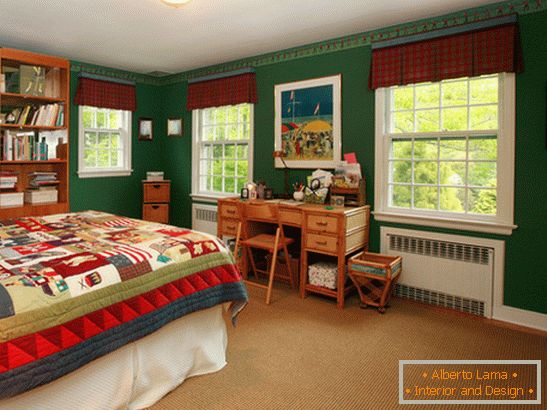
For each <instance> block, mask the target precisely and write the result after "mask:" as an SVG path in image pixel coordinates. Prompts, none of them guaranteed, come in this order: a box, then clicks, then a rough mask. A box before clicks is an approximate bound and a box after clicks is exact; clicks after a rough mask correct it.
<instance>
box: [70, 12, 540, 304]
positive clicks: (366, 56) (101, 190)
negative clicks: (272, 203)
mask: <svg viewBox="0 0 547 410" xmlns="http://www.w3.org/2000/svg"><path fill="white" fill-rule="evenodd" d="M519 18H520V29H521V39H522V45H523V51H524V58H525V72H524V73H522V74H520V75H518V76H517V104H516V107H517V121H516V135H517V142H516V144H517V146H516V163H515V166H516V170H515V181H516V187H515V223H516V224H517V225H518V226H519V228H518V229H517V230H515V231H514V232H513V234H512V235H511V236H497V235H488V234H477V233H466V232H464V231H456V230H447V229H435V228H427V227H419V226H416V225H400V224H388V223H378V222H376V221H374V220H372V223H371V250H378V249H379V232H380V226H381V225H389V226H398V227H408V228H411V229H424V230H428V231H438V232H447V233H454V234H468V235H472V236H481V237H487V238H494V239H501V240H504V241H506V276H505V281H504V292H505V303H506V304H507V305H509V306H514V307H517V308H521V309H527V310H532V311H536V312H542V313H547V303H546V301H545V294H547V279H546V276H545V273H544V272H545V266H547V253H546V252H545V251H544V243H545V241H544V233H545V232H546V228H547V218H545V215H547V195H546V189H545V175H547V150H546V146H545V144H546V128H547V127H546V99H547V97H546V92H547V74H546V73H547V43H546V42H545V41H544V35H545V27H547V11H541V12H535V13H531V14H523V15H520V17H519ZM370 55H371V50H370V46H361V47H357V48H353V49H347V50H344V51H337V52H331V53H327V54H321V55H317V56H312V57H305V58H298V59H294V60H290V61H276V62H275V63H272V64H269V65H259V66H258V67H257V68H256V72H257V83H258V84H257V85H258V96H259V102H258V104H256V106H255V131H254V135H255V139H254V141H255V150H254V179H255V180H260V179H264V180H265V181H266V182H267V183H268V184H270V185H272V186H273V187H274V189H275V191H276V192H281V191H282V190H283V171H282V170H276V169H274V168H273V159H272V158H271V153H272V151H273V135H274V98H273V87H274V85H275V84H279V83H285V82H291V81H298V80H304V79H309V78H314V77H320V76H327V75H333V74H338V73H341V74H342V113H343V114H342V127H343V130H342V131H343V132H342V135H343V137H342V143H343V152H351V151H355V152H356V154H357V157H358V159H359V161H360V162H361V164H362V166H363V172H364V175H365V177H366V180H367V200H368V203H369V204H373V203H374V196H373V195H374V94H373V93H372V92H371V91H370V90H368V87H367V80H368V70H369V64H370ZM251 59H253V57H251V58H250V60H251ZM229 64H231V63H228V64H226V65H221V66H219V67H220V68H225V67H227V68H226V69H230V67H229ZM107 70H110V69H107ZM111 71H115V70H111ZM125 74H126V76H128V77H131V76H132V73H125ZM186 74H187V73H181V74H177V75H175V76H173V77H172V78H168V79H164V80H163V82H162V81H156V82H154V81H147V80H146V81H137V100H138V110H137V112H136V113H134V115H133V145H132V154H133V169H134V172H133V174H132V175H131V176H130V177H116V178H93V179H81V178H78V175H77V167H78V165H77V147H78V110H77V106H74V105H72V106H71V114H72V115H71V125H70V131H71V132H70V134H71V137H70V139H71V152H70V159H71V166H70V169H71V175H70V183H71V187H70V188H71V191H70V197H71V209H72V210H73V211H77V210H83V209H99V210H104V211H108V212H113V213H117V214H122V215H127V216H132V217H140V215H141V201H142V188H141V180H142V179H143V178H144V175H145V173H146V171H148V170H162V171H165V173H166V178H168V179H171V181H172V190H171V195H172V202H171V215H170V216H171V223H172V224H174V225H178V226H190V225H191V203H192V201H191V198H190V196H189V194H190V192H191V174H192V170H191V148H192V147H191V129H192V124H191V113H189V112H187V111H186V109H185V104H186V90H187V83H186V81H184V80H182V79H181V78H185V77H186ZM139 78H141V79H142V76H141V77H139ZM76 84H77V75H76V73H73V76H72V81H71V91H72V94H74V92H75V88H76ZM139 116H143V117H152V118H154V120H155V123H154V132H155V137H154V140H153V141H152V142H139V141H137V120H138V117H139ZM170 117H175V118H176V117H182V118H183V119H184V137H183V138H167V137H166V136H165V122H166V120H167V118H170ZM308 173H309V171H307V170H305V171H302V170H291V174H290V175H291V180H295V179H303V177H304V176H305V175H307V174H308Z"/></svg>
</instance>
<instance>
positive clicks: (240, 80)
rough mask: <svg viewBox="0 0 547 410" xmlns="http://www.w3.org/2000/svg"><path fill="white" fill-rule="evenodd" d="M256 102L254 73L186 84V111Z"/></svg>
mask: <svg viewBox="0 0 547 410" xmlns="http://www.w3.org/2000/svg"><path fill="white" fill-rule="evenodd" d="M256 102H257V96H256V74H255V73H244V74H239V75H234V76H230V77H224V78H217V79H212V80H206V81H199V82H195V83H191V84H188V100H187V102H186V108H187V109H188V111H192V110H196V109H200V108H209V107H220V106H223V105H236V104H242V103H256Z"/></svg>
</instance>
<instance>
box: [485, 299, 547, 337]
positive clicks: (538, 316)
mask: <svg viewBox="0 0 547 410" xmlns="http://www.w3.org/2000/svg"><path fill="white" fill-rule="evenodd" d="M492 319H496V320H500V321H502V322H508V323H513V324H515V325H519V326H525V327H530V328H533V329H538V330H541V331H543V332H547V315H546V314H544V313H538V312H532V311H530V310H524V309H518V308H514V307H511V306H506V305H502V306H497V307H496V308H495V309H494V314H493V317H492Z"/></svg>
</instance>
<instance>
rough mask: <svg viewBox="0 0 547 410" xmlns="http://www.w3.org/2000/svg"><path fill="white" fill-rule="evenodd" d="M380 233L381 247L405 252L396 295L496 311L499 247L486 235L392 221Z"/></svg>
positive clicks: (482, 313)
mask: <svg viewBox="0 0 547 410" xmlns="http://www.w3.org/2000/svg"><path fill="white" fill-rule="evenodd" d="M380 236H381V239H380V245H381V252H382V253H386V254H388V255H401V256H402V257H403V273H402V275H401V278H400V279H399V283H398V284H397V286H396V287H395V290H394V292H395V295H397V296H400V297H403V298H409V299H413V300H417V301H420V302H425V303H429V304H433V305H438V306H444V307H448V308H451V309H455V310H459V311H462V312H467V313H472V314H475V315H478V316H484V317H488V318H491V317H492V297H493V296H492V295H493V278H494V248H493V247H489V246H485V242H487V240H482V239H481V238H470V237H466V236H458V235H446V234H440V233H433V232H424V231H415V230H408V229H398V228H390V227H382V228H381V233H380ZM481 242H482V244H481Z"/></svg>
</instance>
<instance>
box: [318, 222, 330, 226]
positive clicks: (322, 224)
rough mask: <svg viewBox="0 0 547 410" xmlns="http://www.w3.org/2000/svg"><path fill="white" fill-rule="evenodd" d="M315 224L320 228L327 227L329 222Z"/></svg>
mask: <svg viewBox="0 0 547 410" xmlns="http://www.w3.org/2000/svg"><path fill="white" fill-rule="evenodd" d="M315 224H316V225H319V226H327V225H328V222H316V223H315Z"/></svg>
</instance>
